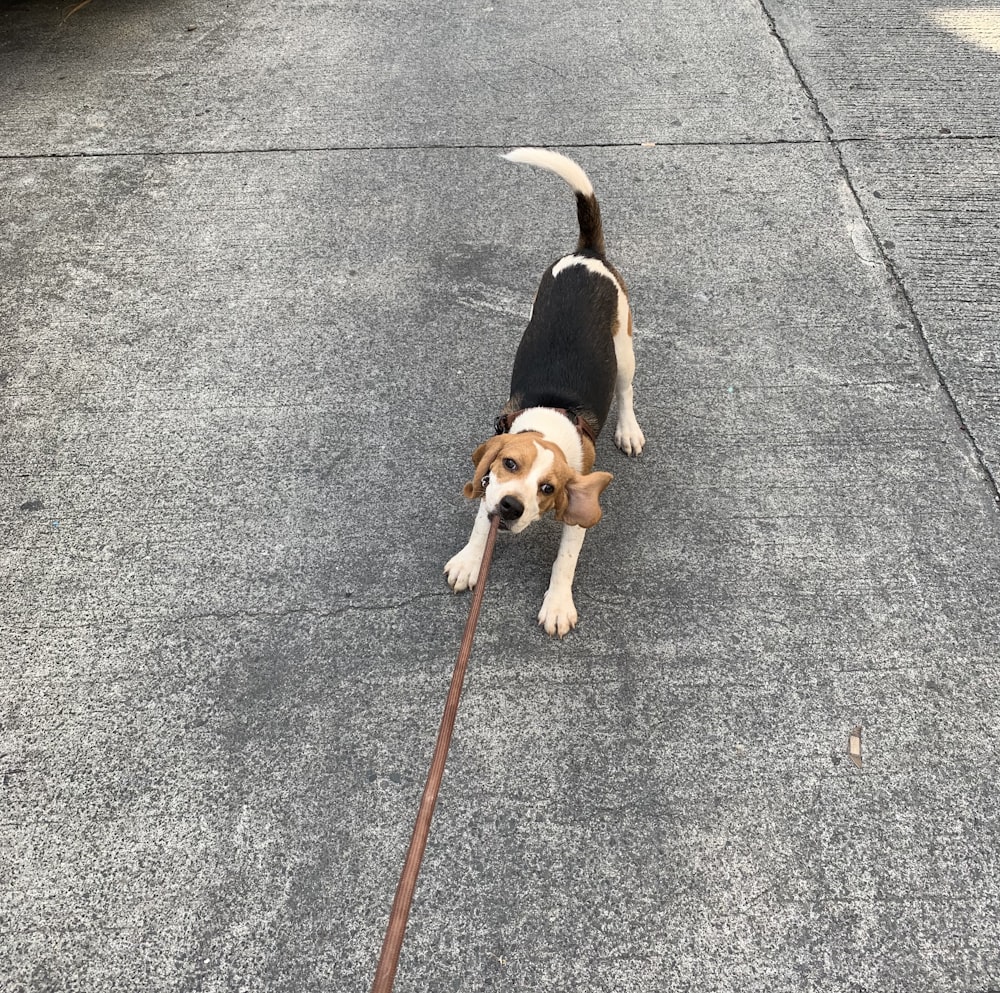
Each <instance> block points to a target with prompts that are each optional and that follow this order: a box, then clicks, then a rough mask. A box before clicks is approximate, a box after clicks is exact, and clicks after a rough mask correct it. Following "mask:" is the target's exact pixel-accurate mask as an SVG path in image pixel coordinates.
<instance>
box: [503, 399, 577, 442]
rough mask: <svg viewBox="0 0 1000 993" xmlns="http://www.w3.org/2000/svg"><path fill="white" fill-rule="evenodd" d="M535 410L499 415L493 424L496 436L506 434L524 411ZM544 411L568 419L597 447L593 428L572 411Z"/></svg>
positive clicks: (555, 408)
mask: <svg viewBox="0 0 1000 993" xmlns="http://www.w3.org/2000/svg"><path fill="white" fill-rule="evenodd" d="M533 409H535V408H532V407H527V408H524V409H523V410H515V411H513V412H512V413H510V414H501V415H500V416H499V417H498V418H497V419H496V422H495V424H494V427H495V428H496V433H497V434H506V433H507V432H508V431H510V429H511V428H512V427H513V426H514V421H516V420H517V419H518V418H519V417H520V416H521V415H522V414H523V413H524V411H525V410H533ZM545 409H546V410H551V411H554V412H555V413H557V414H562V415H563V416H564V417H566V418H568V419H569V420H570V421H571V422H572V424H573V426H574V427H575V428H576V429H577V431H579V432H580V434H581V435H586V436H587V437H588V438H589V439H590V441H591V444H593V445H595V446H596V445H597V433H596V432H595V431H594V428H593V426H592V425H591V424H590V422H589V421H588V420H587V419H586V418H585V417H584V416H583V415H582V414H576V413H574V412H573V411H572V410H567V409H566V408H565V407H546V408H545Z"/></svg>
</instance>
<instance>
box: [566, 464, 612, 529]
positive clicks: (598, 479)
mask: <svg viewBox="0 0 1000 993" xmlns="http://www.w3.org/2000/svg"><path fill="white" fill-rule="evenodd" d="M612 479H614V476H612V475H611V473H610V472H588V473H587V474H586V475H582V474H581V473H578V472H577V473H574V474H573V478H572V479H570V481H569V482H568V483H567V484H566V486H565V487H564V489H563V493H562V494H561V496H562V499H560V500H559V501H558V502H557V504H556V517H557V518H558V519H559V520H560V521H562V522H563V524H578V525H579V526H580V527H582V528H592V527H593V526H594V525H595V524H596V523H597V522H598V521H599V520H600V519H601V504H600V502H599V501H598V499H597V498H598V497H599V496H600V495H601V494H602V493H603V492H604V490H605V489H606V488H607V485H608V483H610V482H611V480H612Z"/></svg>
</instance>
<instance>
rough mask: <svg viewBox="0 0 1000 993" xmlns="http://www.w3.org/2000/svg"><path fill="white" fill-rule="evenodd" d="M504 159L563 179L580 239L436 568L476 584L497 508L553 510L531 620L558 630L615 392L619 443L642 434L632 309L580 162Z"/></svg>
mask: <svg viewBox="0 0 1000 993" xmlns="http://www.w3.org/2000/svg"><path fill="white" fill-rule="evenodd" d="M503 158H505V159H507V160H508V161H510V162H516V163H522V164H525V165H531V166H537V167H539V168H541V169H546V170H548V171H549V172H553V173H555V174H556V175H557V176H559V177H560V178H561V179H563V180H565V182H567V183H568V184H569V186H570V187H571V188H572V190H573V192H574V194H575V195H576V213H577V222H578V224H579V228H580V236H579V240H578V241H577V245H576V250H575V251H574V252H572V253H571V254H569V255H564V256H563V257H562V258H560V259H558V260H557V261H556V262H554V263H553V264H552V265H551V266H549V268H548V269H546V271H545V273H544V274H543V276H542V279H541V283H540V284H539V287H538V291H537V293H536V294H535V301H534V304H533V306H532V310H531V318H530V320H529V322H528V326H527V328H526V329H525V332H524V335H523V337H522V338H521V342H520V345H519V346H518V349H517V354H516V356H515V358H514V368H513V371H512V373H511V382H510V399H509V400H508V401H507V403H506V405H505V406H504V408H503V410H502V412H501V415H500V417H498V418H497V422H496V432H497V433H496V434H495V435H494V437H492V438H490V439H489V440H488V441H484V442H483V443H482V444H481V445H480V446H479V447H478V448H477V449H476V450H475V451H474V452H473V453H472V461H473V464H474V465H475V467H476V468H475V474H474V476H473V478H472V479H471V480H470V481H469V482H468V483H466V484H465V490H464V492H465V496H466V497H467V498H469V499H470V500H471V499H475V498H477V497H478V498H480V500H481V502H480V504H479V511H478V513H477V515H476V520H475V524H474V525H473V528H472V535H471V536H470V538H469V541H468V543H467V544H466V546H465V547H464V548H463V549H462V550H461V551H460V552H459V553H458V554H457V555H455V556H453V557H452V558H451V559H450V560H449V561H448V564H447V565H446V566H445V568H444V571H445V573H446V574H447V578H448V584H449V585H450V586H451V588H452V589H453V590H455V592H456V593H459V592H461V591H462V590H466V589H470V588H472V587H473V586H475V584H476V579H477V577H478V575H479V566H480V564H481V562H482V559H483V553H484V551H485V547H486V537H487V535H488V533H489V530H490V520H491V518H492V517H493V516H494V515H499V517H500V525H499V526H500V528H501V529H502V530H505V531H510V532H512V533H515V534H516V533H519V532H521V531H524V530H525V529H526V528H527V527H528V526H529V525H531V524H533V523H534V522H535V521H537V520H538V519H539V518H540V517H541V516H542V515H543V514H546V513H548V512H549V511H553V512H554V513H555V516H556V519H557V520H559V521H561V522H562V525H563V529H562V535H561V538H560V541H559V552H558V554H557V555H556V560H555V562H554V564H553V566H552V574H551V577H550V580H549V587H548V590H547V591H546V593H545V598H544V599H543V601H542V607H541V610H540V611H539V613H538V623H539V624H540V625H542V627H543V628H544V629H545V631H546V633H548V634H550V635H558V636H559V637H560V638H562V637H563V636H564V635H566V634H567V633H568V632H569V631H570V630H571V629H572V628H574V627H575V626H576V623H577V619H578V615H577V610H576V606H575V604H574V603H573V577H574V575H575V573H576V563H577V560H578V559H579V557H580V549H581V547H582V546H583V539H584V537H585V536H586V533H587V529H588V528H592V527H593V526H594V525H595V524H597V522H598V521H599V520H600V519H601V505H600V501H599V498H600V495H601V493H603V492H604V489H605V487H607V485H608V484H609V483H610V482H611V479H612V476H611V473H609V472H595V471H593V467H594V457H595V442H596V441H597V436H598V434H599V433H600V431H601V428H602V427H603V426H604V422H605V420H606V419H607V416H608V412H609V410H610V409H611V401H612V397H613V398H614V399H615V400H616V401H617V405H618V423H617V427H616V430H615V443H616V444H617V445H618V447H619V448H620V449H621V450H622V451H623V452H624V453H625V454H626V455H632V456H636V455H639V454H640V453H641V452H642V449H643V446H644V445H645V444H646V438H645V436H644V435H643V433H642V429H641V428H640V427H639V423H638V421H637V420H636V416H635V411H634V409H633V401H632V378H633V376H634V374H635V355H634V352H633V350H632V311H631V309H630V307H629V300H628V293H627V291H626V289H625V283H624V281H623V280H622V277H621V276H620V275H619V273H618V271H617V270H616V269H615V268H614V266H612V265H611V263H610V262H609V261H608V259H607V256H606V253H605V245H604V231H603V227H602V224H601V211H600V207H599V206H598V204H597V198H596V197H595V195H594V188H593V186H592V185H591V183H590V180H589V179H588V178H587V175H586V173H585V172H584V171H583V169H581V168H580V166H578V165H577V164H576V163H575V162H574V161H573V160H572V159H569V158H567V157H566V156H565V155H560V154H558V153H557V152H551V151H548V150H546V149H541V148H516V149H514V151H512V152H508V153H507V154H506V155H504V156H503Z"/></svg>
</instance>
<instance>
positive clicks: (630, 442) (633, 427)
mask: <svg viewBox="0 0 1000 993" xmlns="http://www.w3.org/2000/svg"><path fill="white" fill-rule="evenodd" d="M615 444H616V445H617V446H618V447H619V448H620V449H621V450H622V451H623V452H624V453H625V454H626V455H633V456H634V455H638V454H640V453H641V452H642V449H643V446H644V445H645V444H646V436H645V435H644V434H643V433H642V428H641V427H639V422H638V421H637V420H636V419H635V417H619V418H618V426H617V427H616V428H615Z"/></svg>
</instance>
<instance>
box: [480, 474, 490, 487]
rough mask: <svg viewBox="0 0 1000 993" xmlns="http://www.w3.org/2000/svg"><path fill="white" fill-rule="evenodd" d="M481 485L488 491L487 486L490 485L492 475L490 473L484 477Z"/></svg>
mask: <svg viewBox="0 0 1000 993" xmlns="http://www.w3.org/2000/svg"><path fill="white" fill-rule="evenodd" d="M480 485H481V486H482V487H483V489H484V490H485V489H486V487H487V486H489V485H490V474H489V473H486V475H485V476H483V478H482V480H481V482H480Z"/></svg>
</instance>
